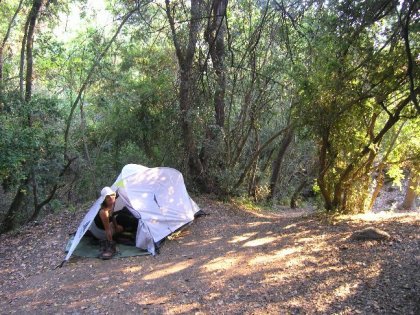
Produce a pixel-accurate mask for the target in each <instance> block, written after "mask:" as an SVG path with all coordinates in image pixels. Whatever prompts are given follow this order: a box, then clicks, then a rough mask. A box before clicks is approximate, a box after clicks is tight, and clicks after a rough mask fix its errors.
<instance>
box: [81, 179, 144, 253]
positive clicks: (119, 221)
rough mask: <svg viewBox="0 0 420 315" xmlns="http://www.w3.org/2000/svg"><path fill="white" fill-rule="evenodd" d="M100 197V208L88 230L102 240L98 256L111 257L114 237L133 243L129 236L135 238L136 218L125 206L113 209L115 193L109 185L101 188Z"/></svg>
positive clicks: (128, 243) (113, 250)
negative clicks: (101, 199)
mask: <svg viewBox="0 0 420 315" xmlns="http://www.w3.org/2000/svg"><path fill="white" fill-rule="evenodd" d="M101 197H102V198H103V201H102V203H101V208H100V209H99V211H98V213H97V214H96V216H95V218H94V220H93V222H92V225H91V226H90V229H89V230H90V232H91V233H92V235H93V236H94V237H95V238H97V239H99V240H101V241H102V242H101V245H102V246H101V255H100V258H102V259H111V258H112V256H114V255H115V253H116V246H115V240H116V239H117V241H119V242H120V243H124V244H127V245H135V241H134V240H133V239H131V238H135V235H136V232H137V221H138V220H137V219H136V218H135V217H134V216H133V215H132V214H131V212H130V211H129V210H128V209H127V208H126V207H124V208H123V209H121V210H120V211H114V207H115V201H116V199H117V194H116V193H115V192H114V191H113V190H112V189H111V188H110V187H104V188H103V189H102V191H101ZM124 233H125V235H124ZM133 235H134V236H133Z"/></svg>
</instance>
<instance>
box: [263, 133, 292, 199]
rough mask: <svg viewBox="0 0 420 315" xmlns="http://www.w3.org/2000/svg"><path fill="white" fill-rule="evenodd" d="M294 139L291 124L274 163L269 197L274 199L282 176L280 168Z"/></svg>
mask: <svg viewBox="0 0 420 315" xmlns="http://www.w3.org/2000/svg"><path fill="white" fill-rule="evenodd" d="M292 139H293V127H291V126H289V127H288V128H287V130H286V134H285V135H284V137H283V140H282V141H281V144H280V148H279V152H278V153H277V157H276V159H275V160H274V163H273V170H272V172H271V178H270V188H269V189H270V191H269V194H268V197H267V199H273V198H274V196H275V194H276V188H277V182H278V179H279V176H280V168H281V165H282V163H283V159H284V156H285V154H286V151H287V148H288V147H289V145H290V143H291V141H292Z"/></svg>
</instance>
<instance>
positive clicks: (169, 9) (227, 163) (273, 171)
mask: <svg viewBox="0 0 420 315" xmlns="http://www.w3.org/2000/svg"><path fill="white" fill-rule="evenodd" d="M418 6H419V2H417V1H414V0H404V1H396V0H378V1H347V0H330V1H324V0H307V1H306V0H305V1H294V0H277V1H276V0H272V1H270V0H231V1H228V0H211V1H210V0H191V1H185V0H173V1H170V0H155V1H151V0H136V1H134V0H131V1H119V0H104V1H93V0H92V1H89V0H67V1H55V0H1V1H0V152H1V154H0V182H1V188H0V196H1V200H0V220H1V222H2V223H1V227H0V229H1V231H3V232H4V231H8V230H11V229H12V228H14V227H15V226H18V225H19V224H22V223H25V222H28V221H31V220H35V219H36V218H37V217H39V216H41V215H43V214H44V213H47V212H52V211H58V210H60V209H62V208H63V207H77V206H78V205H80V204H82V203H83V202H87V201H91V200H93V198H94V197H95V196H96V195H97V194H98V192H99V191H100V189H101V187H102V186H105V185H109V184H110V183H111V182H112V181H113V180H114V179H115V177H116V175H117V174H118V173H119V172H120V170H121V168H122V167H123V166H124V165H125V164H128V163H137V164H142V165H145V166H149V167H155V166H169V167H174V168H177V169H179V170H180V171H181V172H182V173H183V175H184V178H185V180H186V182H187V187H188V189H189V190H191V191H195V192H196V193H212V194H215V195H217V196H220V197H222V198H225V197H227V196H245V197H247V198H251V199H253V200H255V201H257V202H269V203H280V204H286V205H290V207H292V208H293V207H298V206H302V205H303V204H304V203H305V202H306V201H307V200H309V199H308V198H310V202H311V203H313V204H315V205H316V206H317V207H318V208H320V209H323V210H324V211H326V212H328V213H338V212H339V213H355V212H364V211H368V210H369V209H371V208H372V206H373V204H374V202H375V199H376V198H377V196H378V195H379V194H380V192H381V189H382V187H383V185H384V183H385V182H389V181H392V182H393V184H394V185H396V186H398V185H400V186H401V183H402V182H403V181H408V182H409V184H408V185H407V189H406V190H405V191H402V192H401V193H402V194H404V195H405V199H404V202H403V204H402V205H401V207H405V208H412V207H415V202H416V194H418V192H419V181H420V118H419V113H420V105H419V100H418V94H419V90H420V87H419V84H418V83H419V81H418V75H419V56H420V47H419V45H418V43H419V42H420V32H419V28H420V24H419V13H418V12H419V11H418Z"/></svg>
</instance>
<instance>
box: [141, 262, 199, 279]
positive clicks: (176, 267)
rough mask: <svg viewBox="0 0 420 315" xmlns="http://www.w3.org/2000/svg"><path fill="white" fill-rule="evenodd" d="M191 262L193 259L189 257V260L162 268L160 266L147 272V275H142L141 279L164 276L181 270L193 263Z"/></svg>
mask: <svg viewBox="0 0 420 315" xmlns="http://www.w3.org/2000/svg"><path fill="white" fill-rule="evenodd" d="M193 263H194V261H193V260H192V259H191V260H186V261H181V262H179V263H174V264H170V265H169V266H167V267H163V268H160V269H158V270H155V271H152V272H150V273H148V274H147V275H145V276H144V277H143V280H154V279H158V278H161V277H166V276H168V275H171V274H174V273H177V272H179V271H182V270H184V269H186V268H188V267H190V266H191V265H193Z"/></svg>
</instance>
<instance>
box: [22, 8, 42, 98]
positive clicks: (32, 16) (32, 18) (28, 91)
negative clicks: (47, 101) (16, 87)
mask: <svg viewBox="0 0 420 315" xmlns="http://www.w3.org/2000/svg"><path fill="white" fill-rule="evenodd" d="M42 2H43V0H34V2H33V5H32V9H31V12H30V13H29V26H28V34H27V38H26V82H25V83H26V85H25V101H26V102H29V101H30V100H31V97H32V79H33V78H32V74H33V58H32V50H33V45H34V33H35V26H36V21H37V18H38V15H39V11H40V9H41V6H42Z"/></svg>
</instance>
